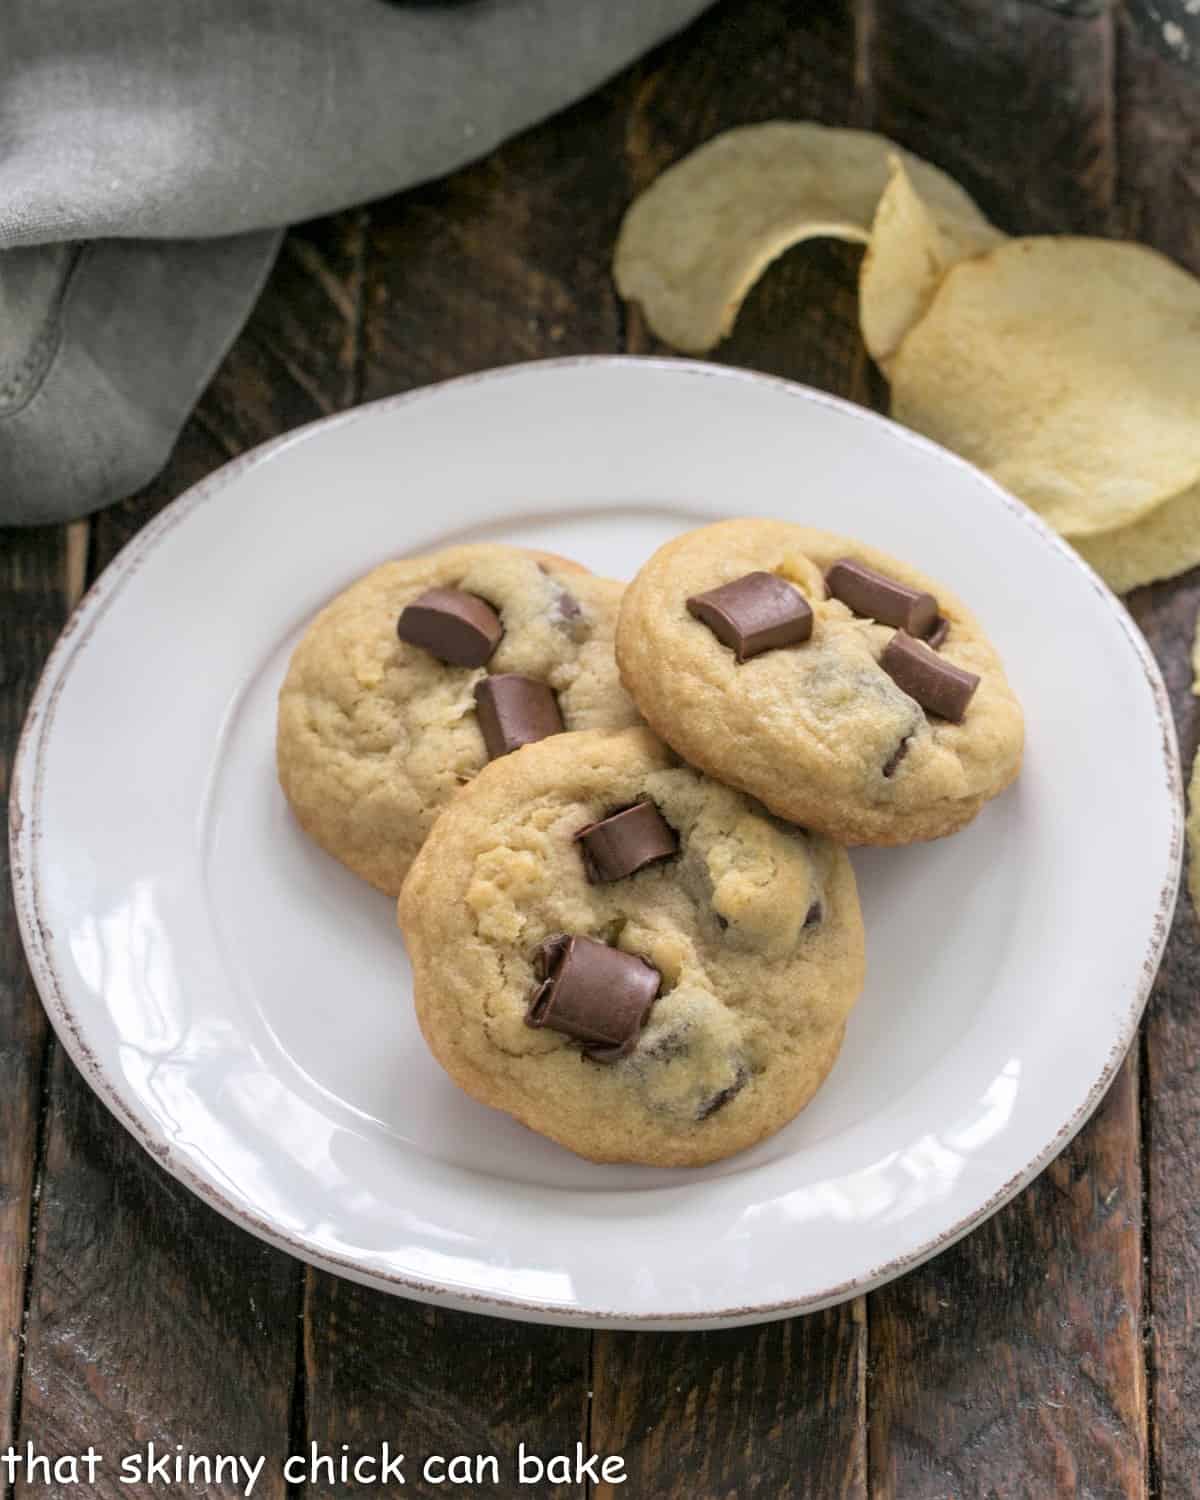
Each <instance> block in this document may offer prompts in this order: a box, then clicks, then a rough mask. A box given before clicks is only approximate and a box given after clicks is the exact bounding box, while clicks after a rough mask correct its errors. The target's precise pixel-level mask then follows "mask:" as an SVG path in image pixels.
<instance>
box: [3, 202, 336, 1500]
mask: <svg viewBox="0 0 1200 1500" xmlns="http://www.w3.org/2000/svg"><path fill="white" fill-rule="evenodd" d="M364 237H365V216H364V215H362V214H349V215H344V216H341V217H339V218H337V219H333V220H327V221H323V222H321V223H319V224H315V225H310V226H305V227H304V228H302V229H300V230H299V231H296V232H294V233H293V234H292V235H291V236H290V237H289V240H288V241H287V243H286V244H285V247H284V250H283V252H282V254H281V257H280V261H279V264H278V266H277V268H276V270H275V272H274V274H273V275H272V277H271V279H270V282H269V283H268V286H267V288H266V291H265V292H264V295H263V298H262V300H261V302H260V304H259V306H258V308H257V309H256V311H255V313H254V315H253V317H252V318H251V321H250V323H249V324H248V326H247V328H246V330H245V331H244V333H243V334H242V336H241V337H240V339H239V340H238V341H237V343H236V344H235V346H234V348H233V349H232V351H231V352H230V354H229V356H228V357H227V359H226V360H225V362H224V363H223V365H222V367H221V369H220V370H219V371H218V373H217V375H216V377H215V379H214V381H213V382H212V385H211V386H210V388H209V390H208V391H207V393H206V394H205V396H204V398H203V400H202V401H201V403H200V406H199V408H198V410H197V412H196V413H195V415H194V417H193V418H192V420H191V421H190V422H189V423H188V425H187V427H186V429H185V431H184V433H183V434H182V436H181V438H180V440H179V443H178V444H177V446H176V450H175V452H174V454H173V456H172V459H171V461H170V463H169V465H168V467H167V469H166V470H165V471H164V473H163V474H162V475H160V476H159V478H158V479H157V480H155V481H154V483H153V484H151V485H150V486H148V487H147V488H146V489H145V490H144V491H143V492H142V493H140V494H138V495H136V496H133V497H132V498H131V499H129V500H127V501H125V502H124V503H123V504H121V505H119V506H115V507H112V508H110V509H109V510H107V511H105V512H103V513H102V514H101V515H100V516H98V517H97V518H96V520H95V522H94V525H93V557H92V571H93V573H94V572H96V571H98V570H99V569H100V568H102V567H103V566H104V565H105V564H106V563H107V562H108V561H109V560H110V559H111V558H112V557H113V555H114V554H115V553H116V551H117V550H119V548H120V547H121V546H122V545H123V544H124V543H125V542H126V541H127V540H128V539H129V538H130V537H131V536H132V535H134V534H135V533H136V532H137V531H138V530H139V529H140V528H141V527H142V526H143V525H144V524H145V523H146V521H148V520H149V519H150V518H151V517H152V516H153V515H154V514H155V513H156V512H157V511H158V510H160V509H161V508H162V506H163V505H165V504H166V503H167V502H168V501H169V500H171V499H172V498H174V496H175V495H177V494H179V493H180V492H181V491H182V490H184V489H186V488H187V487H188V486H189V485H190V484H192V483H194V482H195V481H196V480H198V479H201V478H203V477H204V475H206V474H207V473H209V472H210V471H211V470H212V469H213V468H215V467H217V466H218V465H219V464H221V463H223V462H224V461H225V460H226V459H227V458H229V457H230V456H231V455H233V454H235V453H237V452H240V451H241V450H242V449H244V448H246V447H249V446H252V445H253V444H255V443H258V442H261V441H262V440H264V439H266V438H269V437H272V436H274V435H275V434H276V433H278V432H281V431H285V430H287V429H288V428H291V427H295V426H297V425H298V424H299V423H302V422H305V421H309V420H312V419H313V418H315V417H319V416H321V415H323V414H324V413H325V412H327V411H330V410H334V409H336V408H338V407H339V406H343V405H346V404H348V403H349V402H350V401H352V400H354V399H355V397H356V396H357V393H358V381H359V342H360V332H361V323H362V264H363V254H364ZM40 1190H41V1200H40V1202H41V1206H40V1213H39V1219H38V1235H37V1243H36V1246H35V1254H34V1260H33V1269H32V1277H31V1282H30V1302H29V1319H28V1346H27V1356H26V1363H25V1375H24V1386H23V1399H22V1406H21V1419H20V1428H19V1437H20V1440H21V1441H22V1442H33V1443H34V1445H35V1447H36V1448H37V1450H38V1451H40V1452H49V1453H51V1454H55V1453H72V1452H74V1453H79V1452H84V1451H86V1449H87V1446H88V1444H89V1443H92V1442H94V1443H95V1445H96V1447H97V1448H99V1449H100V1450H101V1451H103V1452H104V1453H106V1454H109V1455H116V1456H119V1455H121V1454H125V1453H133V1452H137V1451H143V1452H144V1448H145V1444H146V1443H147V1442H149V1441H151V1440H153V1441H155V1442H156V1443H157V1444H158V1445H159V1449H160V1451H161V1449H162V1447H163V1445H166V1447H167V1448H168V1449H170V1450H171V1451H172V1452H173V1451H174V1445H175V1444H176V1443H182V1444H184V1445H185V1448H186V1449H187V1450H188V1451H192V1452H196V1453H208V1454H215V1453H225V1454H231V1453H233V1454H236V1453H243V1454H246V1455H248V1456H251V1457H253V1456H257V1455H259V1454H262V1455H265V1456H266V1458H267V1465H266V1469H265V1470H264V1473H263V1476H262V1478H261V1480H260V1481H259V1483H258V1485H257V1486H256V1489H255V1493H256V1494H261V1495H264V1496H267V1497H268V1500H280V1497H282V1496H283V1495H284V1493H285V1489H286V1486H285V1485H284V1481H283V1474H282V1470H283V1459H284V1457H285V1456H286V1454H287V1452H288V1450H289V1447H290V1444H291V1440H292V1437H293V1433H292V1430H291V1425H292V1424H291V1405H292V1398H293V1392H294V1377H295V1371H296V1364H297V1354H298V1349H299V1343H300V1341H299V1337H298V1335H299V1323H298V1319H299V1316H300V1313H301V1309H302V1283H303V1270H302V1268H301V1267H300V1266H299V1265H297V1264H296V1262H294V1261H292V1260H290V1259H289V1258H288V1257H287V1256H285V1255H282V1254H280V1253H279V1252H277V1251H274V1250H272V1249H269V1248H268V1247H266V1246H265V1245H262V1244H260V1243H258V1242H257V1241H256V1240H254V1239H252V1238H251V1237H250V1236H249V1235H247V1234H244V1233H243V1232H242V1231H240V1230H238V1229H235V1228H234V1227H233V1226H232V1225H230V1224H228V1223H227V1222H226V1221H225V1220H224V1219H222V1218H220V1217H219V1216H218V1215H217V1214H215V1213H214V1212H213V1211H212V1210H210V1209H208V1208H206V1207H205V1206H204V1205H203V1204H201V1203H200V1202H199V1200H197V1199H196V1198H194V1197H192V1196H191V1194H189V1193H188V1192H186V1191H185V1190H184V1189H183V1188H181V1187H179V1186H178V1185H177V1184H176V1183H175V1182H174V1181H173V1180H172V1179H170V1178H168V1177H167V1176H166V1175H165V1174H164V1173H163V1172H162V1171H161V1169H160V1168H159V1167H157V1166H156V1165H155V1164H154V1163H153V1162H152V1161H151V1160H150V1158H149V1157H147V1156H146V1155H145V1154H144V1153H143V1152H142V1151H141V1150H140V1148H139V1147H138V1146H136V1145H135V1144H134V1142H133V1141H132V1140H131V1139H130V1138H129V1137H128V1136H127V1135H126V1133H125V1132H124V1130H123V1129H122V1128H121V1127H120V1126H119V1125H118V1124H117V1123H116V1121H115V1120H113V1119H112V1118H111V1117H110V1116H109V1115H108V1113H107V1112H106V1111H105V1110H104V1109H103V1107H102V1106H101V1105H100V1104H99V1103H98V1102H97V1101H96V1099H95V1098H94V1097H93V1096H92V1094H91V1093H90V1091H89V1090H88V1089H87V1087H86V1085H85V1084H84V1083H83V1082H82V1080H81V1079H80V1078H79V1076H78V1074H77V1073H76V1072H75V1070H74V1068H73V1067H72V1066H71V1065H70V1063H69V1062H67V1061H66V1059H65V1057H62V1056H58V1057H56V1060H55V1064H54V1067H53V1070H52V1072H51V1076H50V1087H49V1090H48V1116H47V1123H46V1151H45V1167H44V1173H43V1176H42V1180H41V1184H40ZM28 1492H29V1493H31V1494H33V1493H37V1494H42V1493H46V1491H45V1490H44V1489H42V1488H39V1487H36V1486H35V1487H31V1488H28ZM17 1493H18V1494H19V1495H20V1494H24V1493H26V1489H23V1488H21V1487H18V1491H17ZM92 1493H95V1494H96V1495H97V1496H105V1497H106V1496H110V1495H111V1496H116V1495H118V1494H122V1495H123V1494H129V1493H151V1491H150V1490H148V1489H147V1490H131V1489H130V1488H128V1487H122V1486H121V1485H120V1476H119V1471H118V1468H117V1466H116V1464H115V1463H113V1464H111V1465H106V1467H105V1468H104V1469H103V1470H102V1471H101V1473H100V1475H99V1476H98V1482H97V1485H96V1487H95V1489H94V1491H92ZM181 1493H182V1490H181ZM189 1493H196V1494H204V1495H214V1496H215V1495H226V1494H229V1495H232V1494H240V1493H241V1490H240V1488H238V1487H237V1486H236V1485H233V1484H231V1482H230V1481H229V1480H228V1479H227V1478H226V1479H224V1480H223V1481H222V1482H220V1483H213V1484H211V1485H204V1484H201V1485H200V1486H199V1487H198V1488H196V1489H195V1490H190V1491H189Z"/></svg>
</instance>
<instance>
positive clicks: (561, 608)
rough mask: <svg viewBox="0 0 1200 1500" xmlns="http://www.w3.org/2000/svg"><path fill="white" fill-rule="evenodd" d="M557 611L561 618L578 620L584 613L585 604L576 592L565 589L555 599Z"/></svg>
mask: <svg viewBox="0 0 1200 1500" xmlns="http://www.w3.org/2000/svg"><path fill="white" fill-rule="evenodd" d="M554 609H555V613H556V614H557V615H558V617H559V619H560V620H578V619H579V618H580V617H581V616H582V614H583V606H582V605H581V604H580V602H579V600H578V599H576V597H575V595H574V594H568V593H567V591H566V589H563V590H562V591H561V592H560V593H559V595H558V598H557V599H555V601H554Z"/></svg>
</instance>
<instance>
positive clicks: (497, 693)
mask: <svg viewBox="0 0 1200 1500" xmlns="http://www.w3.org/2000/svg"><path fill="white" fill-rule="evenodd" d="M475 711H476V716H477V717H478V719H479V728H480V729H481V730H482V731H483V743H484V744H485V745H486V746H487V753H488V759H489V760H498V759H499V758H500V756H502V755H507V754H508V753H509V751H511V750H519V749H520V748H521V746H522V745H529V744H532V743H533V741H534V740H544V739H546V738H547V737H548V736H549V735H552V734H561V733H562V732H563V728H564V725H563V721H562V714H561V713H559V711H558V699H557V698H556V697H555V696H554V694H553V692H552V691H551V690H550V688H548V687H547V686H546V684H545V683H544V682H541V681H539V680H538V678H536V677H522V676H521V674H520V673H519V672H498V673H496V675H495V676H494V677H484V678H482V679H481V680H480V681H479V682H477V683H476V684H475Z"/></svg>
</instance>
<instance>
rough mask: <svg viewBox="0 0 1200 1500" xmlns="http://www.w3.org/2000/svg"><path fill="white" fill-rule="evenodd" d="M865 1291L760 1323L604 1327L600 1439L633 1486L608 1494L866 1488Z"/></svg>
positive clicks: (596, 1439) (745, 1497)
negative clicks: (684, 1329) (808, 1312)
mask: <svg viewBox="0 0 1200 1500" xmlns="http://www.w3.org/2000/svg"><path fill="white" fill-rule="evenodd" d="M865 1356H866V1328H865V1325H864V1323H863V1302H862V1300H861V1299H860V1300H859V1301H857V1302H855V1303H852V1304H849V1305H847V1306H843V1307H839V1308H832V1309H830V1310H829V1311H828V1312H824V1313H815V1314H813V1315H812V1316H810V1317H805V1318H791V1319H788V1320H786V1321H784V1322H779V1323H767V1324H764V1325H762V1326H760V1327H758V1328H735V1329H726V1330H721V1331H718V1332H713V1333H689V1334H679V1333H669V1334H644V1333H640V1334H598V1335H597V1337H596V1358H595V1368H594V1372H593V1387H594V1391H595V1397H594V1406H593V1410H592V1441H593V1443H594V1444H595V1445H596V1446H597V1447H600V1448H604V1449H606V1450H607V1451H610V1452H616V1453H621V1454H623V1455H624V1456H625V1459H626V1464H627V1472H628V1475H629V1487H628V1489H626V1488H625V1487H624V1486H620V1485H604V1484H601V1485H600V1486H599V1487H598V1489H597V1490H596V1494H597V1496H603V1497H605V1500H615V1497H616V1496H618V1495H621V1494H633V1495H653V1496H655V1497H656V1500H696V1497H703V1500H718V1497H720V1500H725V1497H729V1500H733V1497H736V1500H776V1497H778V1496H780V1495H788V1496H812V1497H813V1500H834V1497H843V1496H844V1497H858V1496H863V1495H865V1494H866V1478H867V1472H866V1443H865V1432H864V1429H863V1423H862V1417H863V1409H864V1396H865V1392H864V1388H863V1387H864V1381H865V1376H866V1366H865Z"/></svg>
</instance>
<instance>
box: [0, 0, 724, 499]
mask: <svg viewBox="0 0 1200 1500" xmlns="http://www.w3.org/2000/svg"><path fill="white" fill-rule="evenodd" d="M707 3H709V0H457V3H453V0H450V3H447V0H443V3H440V4H439V3H436V0H426V3H423V4H422V3H415V0H414V3H409V4H404V3H389V0H3V3H2V4H0V523H4V524H14V523H15V524H33V523H38V522H47V521H60V520H65V519H68V518H70V517H72V516H77V515H82V514H84V513H85V512H87V511H89V510H93V509H95V508H96V507H97V506H100V505H105V504H107V503H108V502H110V501H112V500H115V499H118V498H119V497H121V496H122V495H125V494H128V493H129V492H130V491H131V490H134V489H136V488H138V486H140V485H141V484H144V483H145V482H146V481H147V480H148V479H150V478H151V477H152V476H153V475H154V473H155V472H156V471H157V470H158V469H159V468H160V467H161V466H162V464H163V463H164V462H165V460H166V457H167V454H168V453H169V451H170V448H171V445H172V443H173V442H174V440H175V437H176V435H177V434H178V431H179V429H180V427H181V426H182V424H183V422H184V420H185V419H186V417H187V414H188V412H189V410H190V409H191V407H192V405H193V404H194V402H195V400H196V398H197V397H198V396H199V394H200V392H201V390H202V389H203V388H204V386H205V385H206V383H207V382H208V380H209V378H210V376H211V375H212V372H213V370H214V368H215V367H216V365H217V363H218V362H219V360H220V359H221V357H222V355H223V354H224V353H225V351H226V349H227V348H228V346H229V344H230V343H231V341H232V340H233V338H234V336H235V335H236V333H237V331H238V329H239V328H240V326H241V324H242V322H243V320H244V319H245V317H246V315H247V313H248V312H249V310H250V307H251V306H252V304H253V303H254V300H255V298H256V296H257V294H258V292H259V289H260V288H261V286H262V283H263V280H264V279H265V277H266V275H267V272H268V271H269V269H270V266H271V262H272V260H273V258H274V255H275V252H276V249H277V248H278V245H279V239H280V229H279V226H280V225H283V224H287V223H289V222H291V221H293V220H298V219H305V218H310V217H312V216H314V215H317V214H323V213H330V212H333V211H334V210H336V209H339V208H343V207H345V206H347V205H348V204H351V203H357V202H361V201H362V200H364V199H368V198H374V197H379V196H380V195H382V194H385V193H390V192H395V191H396V190H398V189H400V188H403V187H408V186H411V185H412V184H414V183H417V182H421V181H424V180H427V179H428V178H430V177H434V176H437V175H439V174H441V173H443V172H448V171H450V170H451V169H452V168H454V167H457V166H460V165H462V163H464V162H466V161H469V160H471V159H472V158H474V157H477V156H480V155H483V154H484V153H485V152H487V151H489V150H491V149H492V147H494V146H495V145H496V144H497V143H498V142H500V141H501V140H503V139H504V138H505V137H506V136H508V135H511V134H512V133H513V132H514V131H517V130H520V129H522V128H524V127H525V126H527V125H529V124H532V123H533V122H534V121H535V120H538V119H540V118H542V117H543V116H545V115H547V114H549V113H551V112H552V111H553V110H555V109H558V108H560V107H561V106H563V105H564V104H566V103H568V102H569V101H570V100H572V99H575V98H578V97H579V96H580V95H582V94H584V93H586V92H587V91H588V90H589V89H592V88H594V87H595V86H596V85H597V84H599V83H601V82H602V81H603V80H604V79H605V78H607V77H609V76H610V75H611V74H613V73H614V72H616V71H617V69H619V68H620V67H622V66H623V65H624V64H625V63H626V62H628V61H629V60H630V59H631V58H633V57H636V56H637V55H638V54H639V53H640V52H642V51H643V50H645V49H646V48H647V47H649V46H651V45H652V44H653V43H654V42H656V41H658V40H660V39H661V38H662V37H664V36H666V35H667V34H669V33H670V32H672V31H673V30H675V29H677V28H678V27H680V26H682V25H683V24H684V23H685V22H687V21H688V20H690V19H691V18H692V17H693V16H694V15H696V14H697V13H698V12H699V11H701V10H703V9H704V7H705V5H706V4H707Z"/></svg>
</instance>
